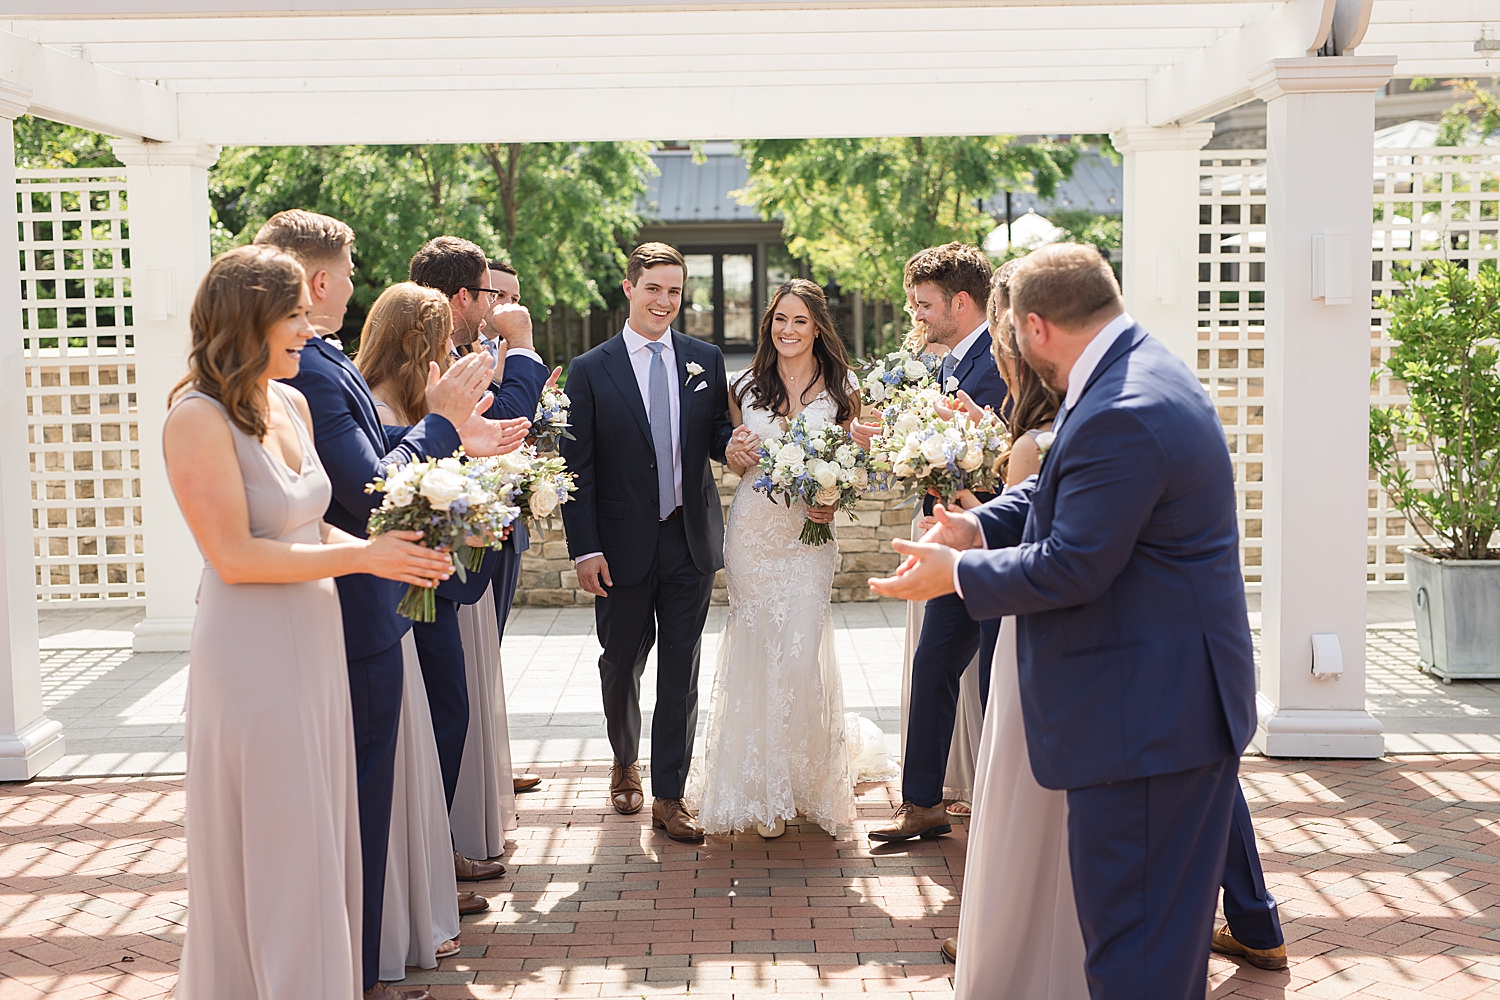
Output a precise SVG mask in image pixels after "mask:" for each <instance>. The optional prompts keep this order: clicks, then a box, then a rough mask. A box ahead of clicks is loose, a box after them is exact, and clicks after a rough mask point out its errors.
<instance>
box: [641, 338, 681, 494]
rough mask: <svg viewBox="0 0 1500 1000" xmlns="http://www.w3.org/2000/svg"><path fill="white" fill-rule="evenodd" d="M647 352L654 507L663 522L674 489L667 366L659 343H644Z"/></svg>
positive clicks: (675, 492) (664, 347) (670, 403)
mask: <svg viewBox="0 0 1500 1000" xmlns="http://www.w3.org/2000/svg"><path fill="white" fill-rule="evenodd" d="M646 347H647V348H648V349H649V350H650V351H651V443H652V445H654V446H655V448H656V506H657V509H658V515H657V516H659V517H660V518H662V519H663V520H665V519H666V518H667V517H668V516H669V515H670V514H671V513H672V511H674V510H676V509H677V487H676V486H675V485H674V484H673V482H672V400H671V397H670V396H668V395H667V393H668V392H669V391H670V390H669V389H668V387H667V363H666V362H665V361H663V360H662V358H661V352H662V351H664V350H666V349H667V345H666V344H663V343H660V342H658V343H654V344H647V345H646Z"/></svg>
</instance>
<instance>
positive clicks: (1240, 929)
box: [1224, 781, 1286, 950]
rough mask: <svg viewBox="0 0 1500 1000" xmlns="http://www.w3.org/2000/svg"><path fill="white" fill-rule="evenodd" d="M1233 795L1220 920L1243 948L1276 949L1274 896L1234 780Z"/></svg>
mask: <svg viewBox="0 0 1500 1000" xmlns="http://www.w3.org/2000/svg"><path fill="white" fill-rule="evenodd" d="M1234 793H1235V794H1234V815H1233V817H1232V818H1231V820H1230V823H1229V854H1228V856H1227V857H1226V858H1225V860H1224V919H1225V920H1226V921H1228V923H1229V933H1231V934H1233V935H1234V939H1235V940H1236V941H1238V942H1239V943H1240V944H1242V945H1245V946H1246V947H1247V948H1258V949H1262V950H1265V949H1270V948H1279V947H1281V946H1282V945H1283V944H1285V943H1286V939H1285V938H1284V937H1282V935H1281V918H1280V917H1279V916H1277V913H1276V897H1275V896H1273V895H1271V893H1270V891H1269V890H1268V889H1266V876H1265V874H1264V873H1263V872H1262V871H1261V867H1260V852H1259V851H1258V850H1257V849H1256V847H1255V827H1254V826H1253V825H1252V824H1251V822H1250V806H1249V805H1248V804H1247V803H1246V802H1245V793H1244V791H1243V790H1242V789H1241V788H1240V786H1239V782H1238V781H1236V782H1235V787H1234Z"/></svg>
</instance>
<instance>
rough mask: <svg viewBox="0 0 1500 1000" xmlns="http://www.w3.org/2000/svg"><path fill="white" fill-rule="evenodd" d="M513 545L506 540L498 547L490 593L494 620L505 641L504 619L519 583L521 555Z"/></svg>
mask: <svg viewBox="0 0 1500 1000" xmlns="http://www.w3.org/2000/svg"><path fill="white" fill-rule="evenodd" d="M522 555H524V553H521V552H517V551H516V550H515V547H514V545H512V543H510V542H506V543H505V545H503V546H502V547H501V549H500V562H499V563H498V564H497V565H496V566H495V579H494V581H493V582H492V583H491V585H490V586H491V593H493V594H494V595H495V620H496V621H497V622H499V624H500V640H501V641H502V642H504V641H505V619H507V618H509V617H510V609H511V605H513V604H515V602H516V588H517V587H519V586H520V584H521V556H522Z"/></svg>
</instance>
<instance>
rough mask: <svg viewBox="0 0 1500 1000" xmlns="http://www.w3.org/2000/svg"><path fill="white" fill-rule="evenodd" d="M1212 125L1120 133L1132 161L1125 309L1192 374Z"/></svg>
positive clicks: (1128, 164) (1116, 138) (1128, 166)
mask: <svg viewBox="0 0 1500 1000" xmlns="http://www.w3.org/2000/svg"><path fill="white" fill-rule="evenodd" d="M1213 135H1214V126H1213V124H1212V123H1211V122H1204V123H1201V124H1197V125H1179V126H1168V127H1165V128H1152V127H1150V126H1149V125H1142V126H1132V127H1129V128H1123V129H1120V130H1119V131H1118V132H1115V133H1113V134H1112V135H1111V136H1110V139H1111V140H1112V141H1113V142H1114V145H1115V149H1117V150H1119V151H1120V152H1121V153H1123V154H1124V156H1125V204H1124V225H1125V247H1124V251H1125V258H1124V266H1123V273H1122V278H1123V281H1124V286H1125V287H1124V292H1125V308H1126V309H1127V310H1128V311H1129V312H1130V315H1131V316H1133V317H1134V318H1135V320H1136V322H1138V323H1140V324H1141V325H1142V326H1144V327H1145V328H1146V329H1147V330H1150V331H1151V334H1152V335H1153V336H1154V337H1156V338H1157V339H1158V340H1160V341H1162V342H1163V343H1164V344H1166V345H1167V347H1169V348H1170V349H1171V350H1172V353H1174V354H1176V355H1177V356H1178V357H1179V358H1181V359H1182V360H1183V361H1185V362H1187V365H1188V367H1189V368H1194V369H1195V368H1196V367H1197V364H1198V356H1197V351H1198V296H1197V288H1198V269H1197V263H1198V157H1199V154H1198V151H1199V150H1200V149H1202V148H1203V146H1204V144H1205V143H1207V142H1208V140H1210V139H1212V138H1213Z"/></svg>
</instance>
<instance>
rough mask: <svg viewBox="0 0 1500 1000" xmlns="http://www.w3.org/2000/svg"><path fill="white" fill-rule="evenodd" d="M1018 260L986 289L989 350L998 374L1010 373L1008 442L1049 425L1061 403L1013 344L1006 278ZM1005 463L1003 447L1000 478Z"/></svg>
mask: <svg viewBox="0 0 1500 1000" xmlns="http://www.w3.org/2000/svg"><path fill="white" fill-rule="evenodd" d="M1021 260H1022V258H1019V257H1018V258H1016V259H1015V260H1012V261H1008V262H1006V263H1005V264H1004V265H1002V266H1001V267H1000V269H999V270H997V271H996V272H995V277H994V280H993V282H992V284H991V286H990V304H989V320H990V340H991V346H990V349H991V351H992V352H993V353H994V355H995V363H996V364H997V365H999V367H1000V373H1001V374H1002V375H1004V374H1005V373H1006V372H1010V373H1011V374H1010V377H1009V378H1007V379H1006V382H1007V383H1010V384H1009V385H1008V388H1009V389H1010V404H1011V407H1010V420H1009V424H1010V439H1011V441H1012V442H1015V441H1016V440H1018V439H1019V438H1020V436H1021V435H1022V434H1025V433H1026V432H1027V431H1033V430H1036V429H1037V428H1038V427H1045V426H1047V425H1048V424H1049V423H1051V422H1052V418H1053V417H1055V416H1057V408H1058V406H1059V405H1061V403H1062V397H1060V396H1059V395H1058V394H1057V391H1056V390H1055V389H1053V388H1052V387H1051V386H1049V385H1048V384H1047V383H1046V382H1044V381H1042V377H1041V376H1040V375H1038V374H1037V373H1036V369H1035V368H1032V367H1031V366H1030V365H1029V364H1027V363H1026V359H1025V358H1023V357H1022V356H1021V349H1020V346H1019V345H1018V344H1017V343H1016V328H1015V327H1014V326H1013V325H1012V324H1011V321H1010V278H1011V275H1013V274H1015V273H1016V268H1017V267H1018V266H1019V265H1020V263H1021ZM1009 461H1010V449H1009V448H1007V449H1006V450H1005V454H1003V455H1001V456H1000V458H999V459H998V460H997V461H996V463H995V471H996V472H997V473H998V474H1000V475H1004V474H1005V467H1006V465H1007V464H1008V463H1009Z"/></svg>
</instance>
